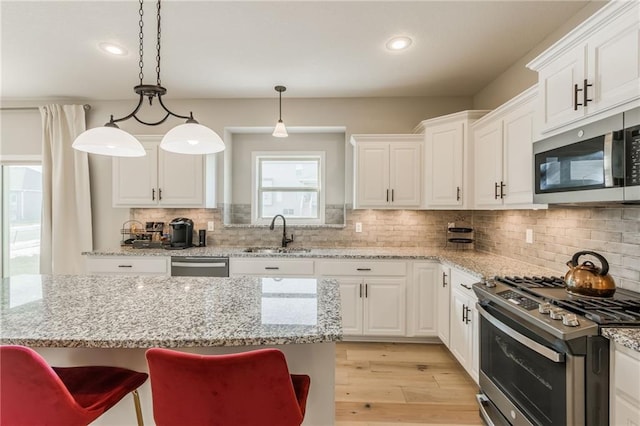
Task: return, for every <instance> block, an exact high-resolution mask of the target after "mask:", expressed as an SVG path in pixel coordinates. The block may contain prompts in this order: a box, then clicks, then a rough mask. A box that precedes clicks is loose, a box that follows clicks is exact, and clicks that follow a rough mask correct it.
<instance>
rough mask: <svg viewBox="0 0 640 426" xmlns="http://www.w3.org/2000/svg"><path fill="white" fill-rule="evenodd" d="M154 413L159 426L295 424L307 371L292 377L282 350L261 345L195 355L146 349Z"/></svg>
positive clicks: (305, 391) (304, 396) (303, 403)
mask: <svg viewBox="0 0 640 426" xmlns="http://www.w3.org/2000/svg"><path fill="white" fill-rule="evenodd" d="M147 362H148V364H149V374H150V377H151V393H152V396H153V417H154V420H155V422H156V424H157V425H158V426H182V425H208V426H230V425H233V426H294V425H295V426H298V425H300V424H301V423H302V420H303V419H304V413H305V408H306V404H307V395H308V393H309V385H310V378H309V376H307V375H295V374H294V375H290V374H289V370H288V368H287V362H286V359H285V357H284V354H283V353H282V352H281V351H279V350H277V349H259V350H255V351H250V352H242V353H236V354H229V355H195V354H189V353H184V352H178V351H172V350H168V349H157V348H156V349H149V350H148V351H147Z"/></svg>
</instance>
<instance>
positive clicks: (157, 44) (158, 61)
mask: <svg viewBox="0 0 640 426" xmlns="http://www.w3.org/2000/svg"><path fill="white" fill-rule="evenodd" d="M157 10H158V12H157V13H158V38H157V40H156V73H157V75H158V79H157V82H158V83H157V84H158V86H162V84H160V0H158V6H157Z"/></svg>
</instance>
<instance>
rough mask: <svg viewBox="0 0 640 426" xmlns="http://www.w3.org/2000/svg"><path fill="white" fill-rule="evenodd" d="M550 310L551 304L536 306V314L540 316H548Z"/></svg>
mask: <svg viewBox="0 0 640 426" xmlns="http://www.w3.org/2000/svg"><path fill="white" fill-rule="evenodd" d="M550 310H551V303H547V302H544V303H541V304H539V305H538V312H540V313H541V314H545V315H549V311H550Z"/></svg>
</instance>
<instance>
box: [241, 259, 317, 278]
mask: <svg viewBox="0 0 640 426" xmlns="http://www.w3.org/2000/svg"><path fill="white" fill-rule="evenodd" d="M314 263H315V262H314V260H313V259H274V258H269V257H264V258H254V257H245V258H235V257H232V258H230V259H229V275H230V276H232V277H234V276H238V275H260V276H263V277H264V276H269V277H284V276H296V277H310V276H313V275H314Z"/></svg>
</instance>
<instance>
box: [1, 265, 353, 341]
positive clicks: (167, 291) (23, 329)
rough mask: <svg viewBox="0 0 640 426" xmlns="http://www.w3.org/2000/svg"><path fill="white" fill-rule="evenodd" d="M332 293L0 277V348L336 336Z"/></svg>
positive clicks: (322, 285) (317, 288)
mask: <svg viewBox="0 0 640 426" xmlns="http://www.w3.org/2000/svg"><path fill="white" fill-rule="evenodd" d="M339 294H340V293H339V286H338V284H337V282H335V281H334V280H328V279H315V278H304V279H302V278H284V279H277V278H276V279H274V278H257V277H239V278H208V277H207V278H202V277H198V278H196V277H163V276H120V275H117V276H116V275H111V276H75V275H57V276H52V275H21V276H16V277H11V278H4V279H3V280H2V293H1V295H2V300H1V303H2V305H1V306H2V311H1V316H0V343H1V344H19V345H25V346H32V347H86V348H150V347H158V346H161V347H169V348H176V347H194V346H244V345H280V344H290V343H291V344H297V343H320V342H331V341H338V340H341V339H342V318H341V308H340V297H339Z"/></svg>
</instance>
